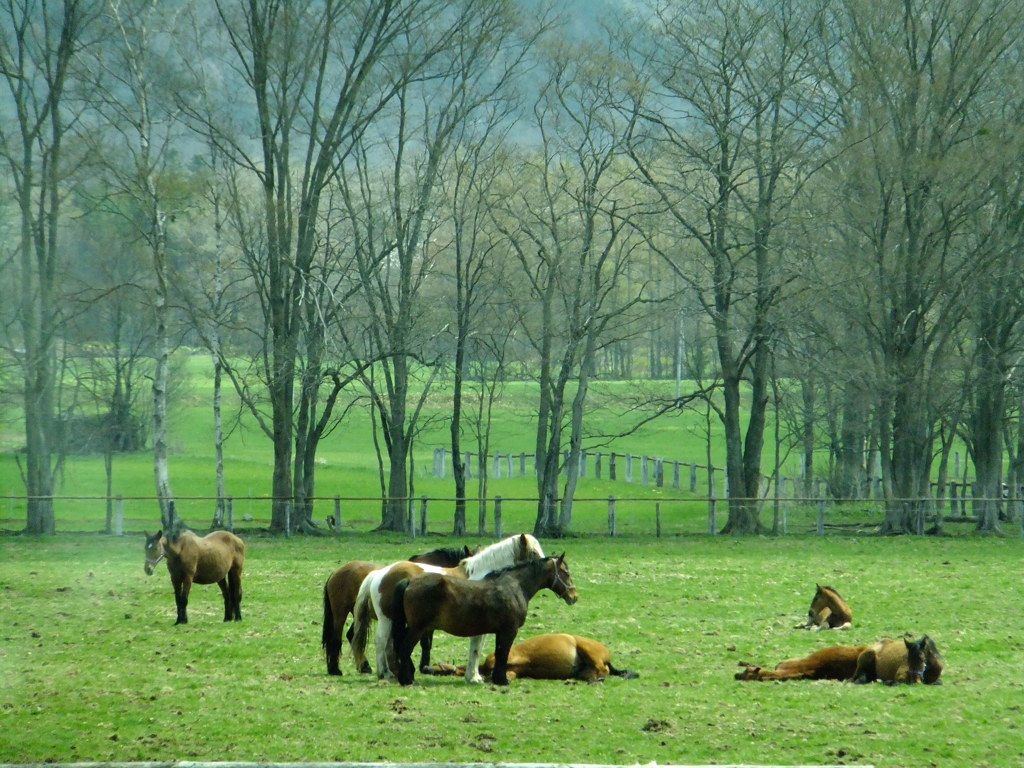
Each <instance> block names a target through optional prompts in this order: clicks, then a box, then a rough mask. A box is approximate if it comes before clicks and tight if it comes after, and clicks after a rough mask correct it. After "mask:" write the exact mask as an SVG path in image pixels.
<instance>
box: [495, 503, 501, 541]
mask: <svg viewBox="0 0 1024 768" xmlns="http://www.w3.org/2000/svg"><path fill="white" fill-rule="evenodd" d="M494 538H496V539H500V538H501V496H495V497H494Z"/></svg>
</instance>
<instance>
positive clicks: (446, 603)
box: [392, 554, 576, 685]
mask: <svg viewBox="0 0 1024 768" xmlns="http://www.w3.org/2000/svg"><path fill="white" fill-rule="evenodd" d="M545 588H547V589H550V590H551V591H552V592H554V593H555V594H556V595H558V596H559V597H560V598H562V599H563V600H564V601H565V602H566V603H567V604H568V605H572V604H573V603H575V602H576V587H575V586H573V583H572V577H571V576H570V575H569V568H568V566H566V564H565V555H564V554H562V555H559V556H558V557H545V558H539V559H536V560H528V561H526V562H524V563H519V564H518V565H513V566H510V567H508V568H504V569H502V570H500V571H494V572H493V573H489V574H488V575H487V576H485V577H484V578H483V579H480V580H479V581H476V580H470V579H463V578H459V577H456V576H447V575H445V574H443V573H424V574H422V575H419V576H416V577H414V578H412V579H406V580H404V581H402V582H400V583H399V584H397V585H396V587H395V593H394V609H395V614H394V616H393V618H392V640H393V641H394V647H395V653H396V655H397V657H398V658H397V677H398V682H400V683H401V684H402V685H409V684H410V683H412V682H413V678H414V677H415V674H416V668H415V666H414V665H413V663H412V649H413V648H414V647H415V645H416V643H417V642H418V641H419V639H420V637H421V636H422V635H423V634H424V633H426V632H431V631H433V630H436V629H440V630H443V631H445V632H447V633H448V634H451V635H455V636H457V637H469V638H472V639H471V640H470V652H469V661H468V665H472V666H467V669H473V670H474V671H476V667H477V658H478V656H479V651H480V636H481V635H494V640H495V642H494V652H495V661H494V670H493V674H492V680H493V682H494V683H495V684H496V685H508V675H507V665H508V657H509V651H510V650H511V648H512V643H513V641H514V640H515V638H516V634H517V633H518V632H519V628H520V627H521V626H523V623H524V622H525V621H526V611H527V608H528V607H529V603H530V599H531V598H532V597H533V596H534V595H535V594H537V592H539V591H540V590H541V589H545Z"/></svg>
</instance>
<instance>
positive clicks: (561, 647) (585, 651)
mask: <svg viewBox="0 0 1024 768" xmlns="http://www.w3.org/2000/svg"><path fill="white" fill-rule="evenodd" d="M495 661H496V653H491V654H489V655H488V656H487V658H486V659H485V660H484V663H483V664H481V665H480V674H481V675H483V676H484V677H489V676H490V674H491V671H492V670H493V669H494V665H495ZM506 669H507V672H506V675H507V677H508V679H509V680H514V679H515V678H517V677H532V678H534V679H535V680H585V681H586V682H588V683H599V682H601V681H602V680H604V679H605V678H606V677H608V675H615V676H617V677H624V678H627V679H632V678H635V677H639V675H637V673H636V672H630V671H629V670H628V669H616V668H615V667H613V666H612V654H611V651H609V650H608V647H607V646H606V645H603V644H602V643H599V642H598V641H597V640H592V639H591V638H589V637H580V636H579V635H566V634H561V633H559V634H553V635H535V636H534V637H531V638H528V639H526V640H523V641H522V642H519V643H516V644H515V645H513V646H512V648H511V649H509V652H508V660H507V662H506Z"/></svg>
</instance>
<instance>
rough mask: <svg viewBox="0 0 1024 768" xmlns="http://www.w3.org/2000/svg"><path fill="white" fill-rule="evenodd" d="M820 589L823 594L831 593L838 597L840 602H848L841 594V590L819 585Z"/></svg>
mask: <svg viewBox="0 0 1024 768" xmlns="http://www.w3.org/2000/svg"><path fill="white" fill-rule="evenodd" d="M818 589H820V590H821V591H822V592H830V593H832V594H833V595H835V596H836V597H838V598H839V599H840V600H842V601H843V602H844V603H845V602H846V598H845V597H843V596H842V595H840V594H839V590H838V589H835V588H833V587H828V586H825V585H824V584H819V585H818Z"/></svg>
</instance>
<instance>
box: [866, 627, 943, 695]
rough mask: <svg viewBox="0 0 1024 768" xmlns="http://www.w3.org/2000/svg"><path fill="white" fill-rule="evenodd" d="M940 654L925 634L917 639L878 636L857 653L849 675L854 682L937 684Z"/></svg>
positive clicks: (940, 667)
mask: <svg viewBox="0 0 1024 768" xmlns="http://www.w3.org/2000/svg"><path fill="white" fill-rule="evenodd" d="M942 667H943V663H942V656H941V654H940V653H939V649H938V648H936V647H935V641H934V640H932V639H931V638H930V637H928V635H923V636H922V637H920V638H919V639H918V640H914V641H911V640H908V639H906V638H903V639H902V640H880V641H879V642H877V643H875V644H874V645H872V646H869V647H868V648H867V650H865V651H864V653H862V654H861V655H860V656H858V657H857V667H856V669H855V670H854V672H853V675H851V677H852V678H853V682H855V683H870V682H873V681H874V680H883V681H885V682H887V683H925V684H927V685H940V684H941V682H942V681H941V680H939V676H940V675H941V674H942Z"/></svg>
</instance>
